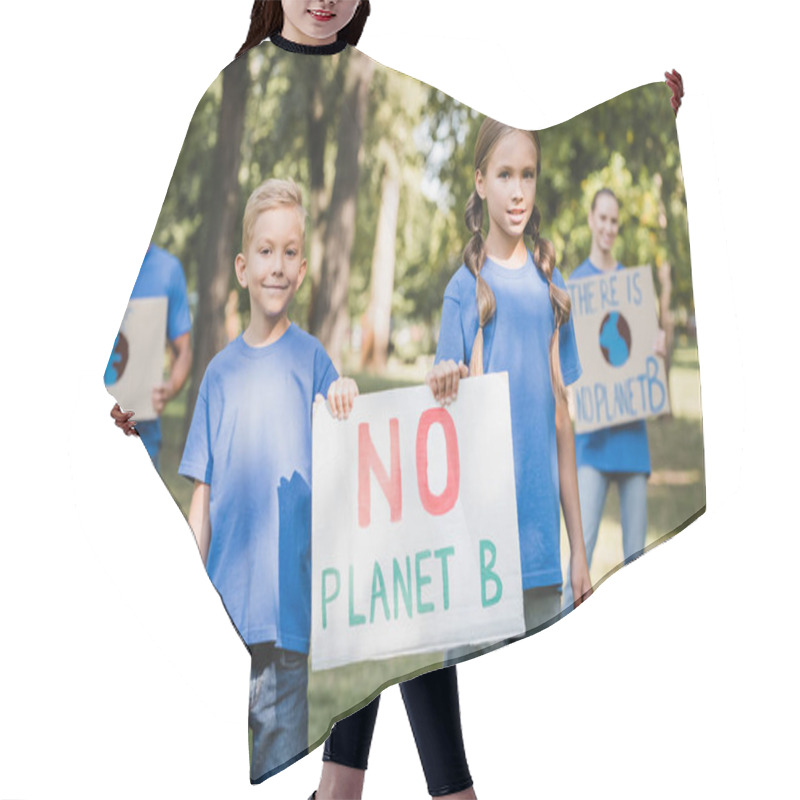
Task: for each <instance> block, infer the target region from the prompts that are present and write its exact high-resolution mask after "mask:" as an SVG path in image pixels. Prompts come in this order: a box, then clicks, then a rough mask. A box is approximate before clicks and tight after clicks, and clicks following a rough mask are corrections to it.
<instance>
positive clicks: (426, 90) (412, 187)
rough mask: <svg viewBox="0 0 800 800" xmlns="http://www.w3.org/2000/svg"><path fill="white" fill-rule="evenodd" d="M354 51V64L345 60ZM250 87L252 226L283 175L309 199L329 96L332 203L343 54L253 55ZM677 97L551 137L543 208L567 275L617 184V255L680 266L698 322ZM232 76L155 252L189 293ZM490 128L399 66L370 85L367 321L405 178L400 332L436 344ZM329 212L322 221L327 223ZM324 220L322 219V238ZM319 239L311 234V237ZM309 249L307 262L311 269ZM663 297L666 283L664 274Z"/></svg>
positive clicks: (681, 296)
mask: <svg viewBox="0 0 800 800" xmlns="http://www.w3.org/2000/svg"><path fill="white" fill-rule="evenodd" d="M345 55H346V54H343V56H345ZM249 59H250V60H249V64H248V66H249V70H250V78H251V81H250V90H249V98H248V106H247V116H246V124H245V134H244V137H243V141H242V155H243V158H242V167H241V170H240V174H239V176H238V177H239V186H240V191H239V218H241V213H242V212H243V210H244V205H245V202H246V199H247V197H248V196H249V194H250V192H251V191H252V190H253V189H254V188H255V187H256V186H257V185H258V184H259V183H260V182H261V181H263V180H265V179H266V178H268V177H271V176H278V177H291V178H293V179H294V180H295V181H296V182H297V183H298V184H300V186H301V187H302V188H303V190H304V195H305V197H306V201H307V207H308V200H309V187H310V180H311V177H310V174H309V172H310V167H309V147H310V144H309V137H308V131H309V109H310V105H311V102H312V100H311V98H312V97H313V94H314V89H315V87H319V86H321V89H322V91H321V93H320V96H321V97H322V107H321V109H320V113H321V119H322V124H323V126H324V131H325V136H324V173H325V182H324V183H325V192H327V195H328V200H329V199H330V190H331V188H332V186H333V182H334V178H335V175H334V171H335V160H336V131H337V129H338V126H339V123H340V115H341V113H342V108H341V106H342V103H341V98H342V95H343V80H344V74H345V69H344V64H345V60H344V57H342V58H340V59H337V58H325V59H296V58H286V56H285V54H284V53H281V52H277V51H275V50H274V49H271V48H256V49H255V50H254V51H251V53H250V54H249ZM668 94H669V92H668V90H667V88H666V87H665V86H663V85H661V84H652V85H650V86H647V87H642V88H640V89H636V90H634V91H631V92H628V93H626V94H623V95H620V96H619V97H616V98H614V99H613V100H611V101H609V102H607V103H604V104H602V105H600V106H597V107H596V108H593V109H591V110H589V111H587V112H586V113H584V114H581V115H579V116H577V117H575V118H574V119H572V120H570V121H568V122H566V123H563V124H561V125H558V126H556V127H554V128H550V129H547V130H544V131H541V132H540V137H541V143H542V173H541V175H540V177H539V181H538V187H537V205H538V206H539V208H540V210H541V213H542V234H543V235H544V236H546V237H548V238H550V239H551V240H552V241H553V243H554V245H555V247H556V254H557V259H558V264H559V266H560V268H561V269H562V272H564V274H565V275H569V273H570V272H571V271H572V270H573V269H574V268H575V267H576V266H577V265H578V264H579V263H580V262H581V261H582V260H583V259H584V258H586V256H587V255H588V253H589V248H590V242H591V236H590V232H589V228H588V223H587V213H588V210H589V206H590V203H591V199H592V196H593V194H594V192H595V191H596V190H597V189H599V188H600V187H602V186H608V187H610V188H611V189H612V190H613V191H614V192H615V193H616V194H617V196H618V197H619V198H620V201H621V222H622V225H621V229H620V235H619V239H618V242H617V247H616V255H617V257H618V258H619V259H620V261H621V262H622V263H624V264H627V265H631V266H633V265H638V264H652V265H653V266H654V267H657V266H658V265H660V264H662V263H664V262H667V263H669V264H670V265H671V268H672V280H673V294H672V305H673V308H675V309H677V310H678V313H677V315H676V318H677V319H678V320H679V322H680V321H681V320H686V319H687V318H688V317H689V316H690V315H691V314H692V313H693V299H692V286H691V273H690V258H689V240H688V228H687V220H686V205H685V195H684V188H683V180H682V175H681V170H680V156H679V151H678V140H677V135H676V130H675V124H674V119H673V114H672V110H671V108H670V105H669V102H668ZM220 97H221V79H218V80H217V81H216V82H215V83H214V84H213V85H212V86H211V88H210V89H209V91H208V92H207V93H206V95H205V96H204V97H203V99H202V100H201V101H200V103H199V105H198V108H197V113H196V114H195V117H194V118H193V120H192V123H191V125H190V127H189V131H188V133H187V136H186V141H185V143H184V147H183V149H182V151H181V154H180V158H179V160H178V164H177V166H176V169H175V174H174V177H173V180H172V183H171V185H170V189H169V192H168V194H167V197H166V200H165V203H164V208H163V210H162V213H161V216H160V218H159V222H158V226H157V229H156V233H155V235H154V239H155V241H157V242H158V243H159V244H160V245H162V246H164V247H166V248H167V249H168V250H171V251H172V252H174V253H176V255H178V256H179V257H180V258H181V260H182V262H183V264H184V268H185V270H186V273H187V280H188V284H189V287H190V291H194V292H202V291H204V290H205V289H204V287H202V286H198V285H197V264H198V259H199V255H200V254H199V248H200V247H201V246H202V243H201V242H202V238H201V236H200V233H201V231H202V229H203V225H204V219H203V211H202V209H203V202H202V198H203V196H204V192H213V190H214V187H212V186H210V185H209V182H210V174H209V172H210V170H209V167H210V163H211V161H212V158H211V156H212V154H213V149H214V146H215V139H216V129H217V116H218V114H219V108H220ZM482 120H483V117H482V116H481V115H480V114H478V113H477V112H475V111H474V110H473V109H470V108H468V107H467V106H465V105H463V104H461V103H459V102H457V101H456V100H454V99H453V98H450V97H448V96H447V95H445V94H444V93H443V92H441V91H439V90H437V89H434V88H432V87H428V86H426V85H425V84H422V83H420V82H418V81H415V80H413V79H411V78H408V77H407V76H404V75H402V74H400V73H396V72H394V71H392V70H389V69H378V70H376V72H375V76H374V79H373V81H372V84H371V86H370V100H369V111H368V119H367V124H366V127H365V130H364V134H363V137H364V138H363V147H362V160H361V166H360V178H359V194H358V208H357V214H356V231H355V239H354V247H353V251H352V257H351V278H350V285H349V293H348V309H349V313H350V316H351V318H352V319H353V320H357V319H358V318H359V317H360V316H361V315H362V314H363V312H364V310H365V308H366V307H367V304H368V302H369V284H370V276H371V268H372V257H373V249H374V245H375V238H376V229H377V223H378V211H379V208H380V200H381V190H382V180H383V175H384V173H385V171H386V170H387V169H392V170H395V171H396V174H399V176H400V179H401V200H400V208H399V215H398V225H397V239H396V265H395V291H394V300H393V312H392V316H393V328H394V330H395V331H397V330H398V329H400V328H402V327H405V326H408V325H410V324H414V323H421V324H422V325H423V326H425V327H426V328H427V330H428V331H430V335H429V336H427V337H425V339H426V340H429V339H430V338H431V336H435V326H436V321H437V319H438V315H439V311H440V308H441V302H442V296H443V293H444V288H445V286H446V284H447V282H448V280H449V279H450V277H451V276H452V275H453V273H454V272H455V271H456V269H458V267H459V265H460V264H461V263H462V253H463V248H464V245H465V244H466V242H467V239H468V231H467V229H466V226H465V224H464V218H463V216H464V206H465V204H466V201H467V198H468V197H469V195H470V193H471V192H472V190H473V186H474V178H473V149H474V143H475V139H476V137H477V132H478V128H479V127H480V124H481V122H482ZM325 202H327V201H323V204H322V208H321V209H320V212H319V213H320V216H319V218H318V220H316V223H317V224H319V225H324V223H325ZM314 224H315V220H313V219H310V220H309V234H310V227H311V226H312V225H314ZM307 241H308V242H310V236H307ZM239 247H240V243H239V240H238V237H237V239H236V241H233V242H231V243H230V245H229V250H230V258H231V284H230V286H231V289H234V290H236V291H237V292H238V293H239V311H240V316H241V317H242V322H243V323H244V324H246V322H247V319H246V316H247V310H248V301H247V296H246V293H245V292H243V290H241V289H239V287H238V284H237V283H236V282H235V280H234V275H233V269H232V265H233V258H234V256H235V254H236V253H237V252H238V250H239ZM308 250H309V248H307V253H306V255H307V256H308V257H309V258H310V255H311V254H310V252H308ZM654 275H655V279H656V283H657V287H656V288H657V289H658V288H659V287H658V280H659V279H658V273H657V270H654ZM310 301H311V281H306V283H305V285H304V286H303V287H302V288H301V290H300V292H299V293H298V296H297V297H296V299H295V303H294V307H293V309H292V312H291V313H292V315H293V318H294V319H295V320H296V321H298V322H299V323H300V324H304V323H305V320H306V319H307V314H308V308H309V304H310Z"/></svg>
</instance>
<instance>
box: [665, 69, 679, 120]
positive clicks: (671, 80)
mask: <svg viewBox="0 0 800 800" xmlns="http://www.w3.org/2000/svg"><path fill="white" fill-rule="evenodd" d="M664 77H665V78H666V79H667V80H666V81H665V83H666V84H667V86H669V88H670V89H671V90H672V97H670V99H669V103H670V105H671V106H672V110H673V111H674V112H675V116H676V117H677V116H678V109H679V108H680V107H681V98H682V97H683V78H682V77H681V74H680V72H678V70H676V69H674V70H672V72H665V73H664Z"/></svg>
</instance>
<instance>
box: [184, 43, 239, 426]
mask: <svg viewBox="0 0 800 800" xmlns="http://www.w3.org/2000/svg"><path fill="white" fill-rule="evenodd" d="M248 81H249V73H248V68H247V58H245V57H243V58H238V59H236V60H235V61H234V62H233V63H232V64H230V66H228V67H227V69H226V70H225V71H224V72H223V76H222V100H221V102H220V107H219V117H218V121H217V143H216V146H215V148H214V155H213V163H212V167H211V180H210V182H209V184H208V185H207V186H206V188H205V192H204V203H203V207H204V210H203V215H202V216H203V219H204V221H205V224H204V228H203V229H204V236H203V239H204V246H203V250H202V253H201V256H200V259H199V262H198V274H197V295H198V302H197V315H196V318H197V319H199V320H201V321H202V324H198V325H195V338H194V358H193V363H192V383H191V387H190V392H191V395H190V399H189V402H188V403H187V409H186V420H191V414H192V411H193V409H194V402H195V399H196V398H197V390H198V389H199V387H200V382H201V380H202V378H203V374H204V373H205V370H206V367H207V366H208V362H209V361H210V360H211V359H212V358H213V356H214V355H215V354H216V353H217V352H219V351H220V350H221V349H222V348H223V347H224V346H225V345H226V344H227V337H226V333H225V303H226V300H227V298H228V289H229V286H230V280H231V272H232V263H233V262H232V244H233V243H234V242H235V241H236V228H237V224H238V222H239V220H238V219H237V217H238V210H239V167H240V165H241V158H242V153H241V150H242V134H243V131H244V117H245V102H246V99H247V87H248ZM187 424H188V422H187Z"/></svg>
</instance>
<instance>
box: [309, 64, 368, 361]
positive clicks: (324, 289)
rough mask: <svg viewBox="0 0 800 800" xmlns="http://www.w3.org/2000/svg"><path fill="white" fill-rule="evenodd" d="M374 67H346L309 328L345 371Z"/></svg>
mask: <svg viewBox="0 0 800 800" xmlns="http://www.w3.org/2000/svg"><path fill="white" fill-rule="evenodd" d="M374 68H375V62H373V61H372V59H370V58H367V57H366V56H363V55H362V54H361V53H359V52H358V51H357V50H353V51H352V53H351V56H350V61H349V64H348V67H347V74H346V76H345V85H344V102H343V105H342V109H341V117H340V122H339V133H338V137H337V152H336V177H335V179H334V184H333V192H332V193H331V201H330V206H329V208H328V213H327V214H326V225H325V238H324V247H323V253H322V264H321V270H320V280H319V286H318V287H317V288H316V291H315V292H314V297H313V302H312V309H311V315H310V320H309V322H310V328H311V333H313V334H314V335H315V336H316V337H317V338H318V339H319V340H320V341H321V342H322V344H323V346H324V347H325V349H326V350H327V351H328V355H330V357H331V359H332V360H333V362H334V364H336V366H337V367H340V366H341V361H342V350H343V348H344V344H345V340H346V338H347V331H348V311H347V288H348V284H349V279H350V254H351V252H352V249H353V238H354V236H355V228H356V200H357V197H358V172H359V155H360V152H361V139H362V134H363V129H364V121H365V118H366V113H367V102H368V99H369V84H370V80H371V78H372V73H373V71H374Z"/></svg>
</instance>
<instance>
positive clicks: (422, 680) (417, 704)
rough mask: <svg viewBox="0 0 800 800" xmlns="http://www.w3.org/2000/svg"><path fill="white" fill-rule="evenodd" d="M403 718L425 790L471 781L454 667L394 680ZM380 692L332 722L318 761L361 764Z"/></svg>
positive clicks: (436, 791)
mask: <svg viewBox="0 0 800 800" xmlns="http://www.w3.org/2000/svg"><path fill="white" fill-rule="evenodd" d="M400 691H401V693H402V695H403V702H404V703H405V705H406V713H407V714H408V721H409V722H410V723H411V730H412V731H413V733H414V741H415V742H416V743H417V751H418V752H419V759H420V761H421V762H422V769H423V771H424V772H425V780H426V782H427V784H428V792H429V793H430V794H431V796H432V797H439V796H441V795H444V794H451V793H452V792H460V791H462V790H464V789H468V788H469V787H470V786H472V778H471V777H470V774H469V767H468V766H467V757H466V754H465V753H464V740H463V738H462V736H461V714H460V711H459V707H458V681H457V679H456V668H455V667H446V668H445V669H437V670H433V671H432V672H426V673H425V674H424V675H420V676H419V677H417V678H414V679H413V680H410V681H405V682H404V683H401V684H400ZM380 699H381V698H380V695H378V697H376V698H375V699H374V700H373V701H372V702H371V703H370V704H369V705H367V706H364V708H362V709H361V710H360V711H357V712H356V713H355V714H352V715H351V716H349V717H345V719H343V720H340V721H339V722H337V723H336V724H335V725H334V726H333V729H332V730H331V735H330V737H329V738H328V740H327V741H326V742H325V750H324V752H323V754H322V760H323V761H333V762H334V763H335V764H342V765H344V766H346V767H353V768H355V769H366V768H367V760H368V758H369V748H370V745H371V744H372V733H373V731H374V730H375V719H376V718H377V716H378V701H379V700H380Z"/></svg>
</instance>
